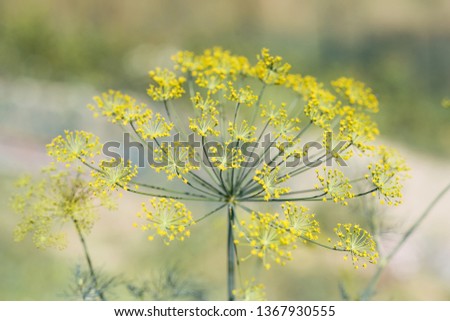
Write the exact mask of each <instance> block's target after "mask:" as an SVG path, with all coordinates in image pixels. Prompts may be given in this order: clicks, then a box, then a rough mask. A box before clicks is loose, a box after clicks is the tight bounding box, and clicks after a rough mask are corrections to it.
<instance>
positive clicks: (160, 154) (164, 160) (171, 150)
mask: <svg viewBox="0 0 450 321" xmlns="http://www.w3.org/2000/svg"><path fill="white" fill-rule="evenodd" d="M153 153H154V159H155V164H150V166H151V167H152V168H153V169H155V171H156V172H158V173H159V172H161V171H163V172H165V173H166V174H167V179H169V180H172V179H174V178H175V177H178V178H179V179H181V180H182V181H183V182H184V183H187V182H188V180H187V179H186V178H185V175H186V174H187V173H189V172H191V171H193V170H197V169H199V166H198V165H197V164H196V163H197V162H196V161H195V154H194V150H193V148H192V147H191V146H182V145H180V143H177V142H173V146H169V145H168V144H166V143H163V144H161V146H160V148H157V149H155V150H154V151H153Z"/></svg>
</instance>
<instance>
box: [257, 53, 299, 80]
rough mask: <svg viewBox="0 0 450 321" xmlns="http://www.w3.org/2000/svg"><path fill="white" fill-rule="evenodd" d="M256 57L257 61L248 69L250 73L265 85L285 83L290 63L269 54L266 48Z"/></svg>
mask: <svg viewBox="0 0 450 321" xmlns="http://www.w3.org/2000/svg"><path fill="white" fill-rule="evenodd" d="M257 58H258V62H257V63H256V65H255V66H254V67H253V68H251V70H250V74H251V75H254V76H256V77H257V78H258V79H259V80H261V81H262V82H263V83H265V84H267V85H283V84H285V83H286V78H287V76H288V72H289V70H290V69H291V65H289V64H288V63H285V62H283V58H281V57H280V56H272V55H270V53H269V50H268V49H263V50H262V51H261V54H260V55H258V56H257Z"/></svg>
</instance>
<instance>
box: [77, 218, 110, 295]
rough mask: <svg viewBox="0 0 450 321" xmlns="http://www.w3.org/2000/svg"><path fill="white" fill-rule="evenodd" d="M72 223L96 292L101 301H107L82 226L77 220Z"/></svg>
mask: <svg viewBox="0 0 450 321" xmlns="http://www.w3.org/2000/svg"><path fill="white" fill-rule="evenodd" d="M72 221H73V223H74V225H75V229H76V230H77V233H78V238H79V239H80V242H81V245H82V246H83V252H84V256H85V258H86V262H87V266H88V269H89V274H90V276H91V279H92V284H93V285H94V288H95V292H96V293H97V295H98V297H99V298H100V300H102V301H106V298H105V295H104V293H103V291H101V290H100V289H99V286H98V278H97V275H96V274H95V270H94V265H93V264H92V259H91V256H90V255H89V251H88V247H87V243H86V240H85V238H84V236H83V232H82V231H81V228H80V225H79V224H78V222H77V220H75V219H72Z"/></svg>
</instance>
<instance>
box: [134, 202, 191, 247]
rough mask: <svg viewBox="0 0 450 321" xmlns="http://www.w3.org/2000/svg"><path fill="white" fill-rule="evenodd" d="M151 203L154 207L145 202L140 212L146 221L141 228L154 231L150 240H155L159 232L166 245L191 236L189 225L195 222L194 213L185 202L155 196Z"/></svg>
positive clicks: (139, 215) (140, 216) (140, 215)
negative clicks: (148, 206) (149, 206)
mask: <svg viewBox="0 0 450 321" xmlns="http://www.w3.org/2000/svg"><path fill="white" fill-rule="evenodd" d="M150 204H151V206H152V208H151V209H148V208H147V204H145V203H143V204H142V212H141V213H138V217H139V218H143V219H144V220H145V221H146V222H145V223H144V224H142V225H141V229H142V230H143V231H150V232H152V234H150V235H149V237H148V239H149V240H153V238H154V235H155V234H157V235H159V236H161V237H162V238H163V240H164V243H165V244H166V245H169V244H170V242H171V241H173V240H180V241H184V240H185V238H186V237H189V236H190V231H189V227H190V226H191V225H192V224H194V223H195V222H194V220H193V219H192V213H191V212H190V211H189V210H188V209H187V208H186V206H185V205H184V204H183V203H180V202H178V201H176V200H173V199H166V198H160V199H156V198H153V199H151V200H150ZM135 226H138V225H137V224H135Z"/></svg>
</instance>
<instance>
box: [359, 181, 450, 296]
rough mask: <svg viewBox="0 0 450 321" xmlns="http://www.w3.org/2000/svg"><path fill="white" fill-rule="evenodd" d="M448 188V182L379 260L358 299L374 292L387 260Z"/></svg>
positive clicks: (449, 188) (449, 187)
mask: <svg viewBox="0 0 450 321" xmlns="http://www.w3.org/2000/svg"><path fill="white" fill-rule="evenodd" d="M449 190H450V184H449V185H447V186H446V187H445V188H444V189H443V190H442V191H441V192H440V193H439V194H438V195H437V196H436V197H435V198H434V200H433V201H432V202H431V203H430V204H429V205H428V207H427V208H426V209H425V211H424V212H423V213H422V215H420V216H419V218H418V219H417V220H416V221H415V222H414V224H413V225H412V226H411V227H410V228H409V229H408V230H407V231H406V233H405V234H404V235H403V237H402V239H401V240H400V241H399V242H398V243H397V245H396V246H395V247H394V248H393V249H392V251H391V252H390V253H389V254H388V255H387V256H386V257H385V258H383V259H382V260H381V262H380V263H379V265H378V268H377V270H376V272H375V274H374V275H373V277H372V278H371V279H370V281H369V283H368V285H367V287H366V289H365V290H364V291H363V293H362V294H361V297H360V299H361V300H368V299H370V297H371V296H372V295H373V294H374V292H375V288H376V286H377V284H378V281H379V280H380V277H381V274H382V273H383V272H384V269H385V268H386V266H387V265H388V264H389V262H390V261H391V260H392V258H393V257H394V256H395V254H397V252H398V251H399V250H400V248H401V247H402V246H403V244H405V242H406V241H407V240H408V239H409V237H410V236H411V234H413V233H414V232H415V231H416V229H417V228H418V227H419V226H420V224H422V222H423V221H424V220H425V218H426V217H427V216H428V215H429V214H430V212H431V210H432V209H433V208H434V207H435V206H436V204H437V203H438V202H439V201H440V199H441V198H442V197H443V196H444V195H445V194H446V193H447V192H448V191H449Z"/></svg>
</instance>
